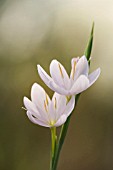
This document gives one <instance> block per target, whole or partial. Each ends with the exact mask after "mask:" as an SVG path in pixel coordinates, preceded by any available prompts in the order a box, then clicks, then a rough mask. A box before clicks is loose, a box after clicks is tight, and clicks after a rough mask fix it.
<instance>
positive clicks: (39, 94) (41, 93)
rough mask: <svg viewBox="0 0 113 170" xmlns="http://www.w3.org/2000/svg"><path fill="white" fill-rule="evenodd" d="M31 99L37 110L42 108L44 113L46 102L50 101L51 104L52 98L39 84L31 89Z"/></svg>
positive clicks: (35, 84)
mask: <svg viewBox="0 0 113 170" xmlns="http://www.w3.org/2000/svg"><path fill="white" fill-rule="evenodd" d="M31 99H32V101H33V103H35V105H36V106H37V108H41V109H42V110H43V111H44V101H46V100H48V104H49V103H50V98H49V96H48V95H47V93H46V92H45V90H44V89H43V88H42V87H41V86H40V85H39V84H37V83H34V84H33V86H32V88H31Z"/></svg>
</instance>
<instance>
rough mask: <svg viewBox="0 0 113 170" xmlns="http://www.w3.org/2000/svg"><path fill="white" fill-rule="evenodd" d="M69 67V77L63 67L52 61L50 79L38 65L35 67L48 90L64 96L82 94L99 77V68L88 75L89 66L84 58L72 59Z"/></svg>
mask: <svg viewBox="0 0 113 170" xmlns="http://www.w3.org/2000/svg"><path fill="white" fill-rule="evenodd" d="M71 66H72V69H71V73H70V77H69V76H68V74H67V72H66V70H65V68H64V67H63V65H62V64H61V63H60V62H58V61H57V60H52V62H51V64H50V74H51V77H50V76H49V75H48V74H47V73H46V72H45V71H44V69H43V68H42V67H41V66H40V65H37V68H38V73H39V75H40V77H41V79H42V80H43V81H44V83H45V84H46V85H47V86H48V87H49V88H50V89H52V90H53V91H55V92H57V93H59V94H62V95H66V96H71V95H76V94H78V93H81V92H83V91H84V90H86V89H87V88H89V87H90V86H91V85H92V84H93V83H94V82H95V81H96V80H97V79H98V77H99V75H100V68H98V69H96V70H95V71H94V72H92V73H91V74H88V73H89V65H88V61H87V59H86V57H85V56H82V57H81V58H79V57H78V58H73V59H72V61H71Z"/></svg>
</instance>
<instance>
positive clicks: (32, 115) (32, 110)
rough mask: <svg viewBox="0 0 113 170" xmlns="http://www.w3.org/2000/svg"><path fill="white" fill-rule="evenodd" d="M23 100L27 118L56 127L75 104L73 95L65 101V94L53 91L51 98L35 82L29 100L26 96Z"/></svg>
mask: <svg viewBox="0 0 113 170" xmlns="http://www.w3.org/2000/svg"><path fill="white" fill-rule="evenodd" d="M23 101H24V105H25V107H26V109H27V116H28V118H29V119H30V120H31V121H32V122H33V123H35V124H38V125H41V126H45V127H53V126H56V127H57V126H61V125H62V124H64V123H65V121H66V119H67V117H68V116H69V115H70V114H71V112H72V110H73V108H74V105H75V98H74V96H72V97H71V98H70V100H69V102H67V99H66V96H62V95H60V94H58V93H54V95H53V97H52V100H51V99H50V98H49V96H48V95H47V93H46V92H45V90H44V89H43V88H42V87H41V86H40V85H39V84H37V83H34V84H33V86H32V89H31V101H30V100H29V99H28V98H27V97H24V99H23Z"/></svg>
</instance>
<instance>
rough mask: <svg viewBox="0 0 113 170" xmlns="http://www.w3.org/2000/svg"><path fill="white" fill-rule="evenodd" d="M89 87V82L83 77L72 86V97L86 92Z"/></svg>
mask: <svg viewBox="0 0 113 170" xmlns="http://www.w3.org/2000/svg"><path fill="white" fill-rule="evenodd" d="M88 86H89V80H88V78H87V77H86V76H84V75H81V76H80V77H79V78H78V79H77V80H76V81H75V83H74V85H73V86H72V88H71V90H70V93H71V95H75V94H78V93H81V92H82V91H84V90H86V89H87V88H88Z"/></svg>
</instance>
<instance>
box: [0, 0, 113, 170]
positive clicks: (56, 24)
mask: <svg viewBox="0 0 113 170" xmlns="http://www.w3.org/2000/svg"><path fill="white" fill-rule="evenodd" d="M93 21H94V22H95V33H94V45H93V51H92V62H91V71H93V70H94V69H96V68H97V67H100V68H101V70H102V72H101V76H100V78H99V79H98V81H97V82H96V83H95V84H94V85H93V86H92V87H91V88H90V89H88V90H87V91H85V92H84V93H83V94H82V95H81V97H80V100H79V103H78V106H77V109H76V111H75V113H74V114H73V116H72V119H71V124H70V127H69V131H68V134H67V137H66V140H65V144H64V146H63V149H62V152H61V156H60V161H59V165H58V170H101V169H102V170H112V169H113V1H112V0H54V1H52V0H32V1H31V0H19V1H18V0H0V170H48V169H49V158H50V153H49V152H50V141H51V140H50V131H49V129H47V128H42V127H39V126H36V125H34V124H32V123H31V122H30V121H29V120H28V118H27V116H26V114H25V111H24V110H22V109H21V107H22V106H23V101H22V100H23V96H27V97H30V89H31V86H32V84H33V83H34V82H37V83H40V84H41V85H42V86H43V87H45V88H46V91H47V92H48V93H49V94H50V95H52V92H51V91H50V90H49V89H48V88H47V87H46V86H45V85H44V83H43V82H42V81H41V79H40V78H39V76H38V74H37V68H36V65H37V64H40V65H42V66H43V67H44V68H45V69H46V71H47V72H48V73H49V64H50V61H51V60H52V59H55V58H56V59H57V60H59V61H60V62H61V63H62V64H63V65H64V66H65V67H66V69H67V70H68V72H69V71H70V68H71V66H70V60H71V58H72V57H75V56H82V55H83V52H84V49H85V47H86V43H87V41H88V37H89V34H90V30H91V25H92V22H93Z"/></svg>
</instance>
